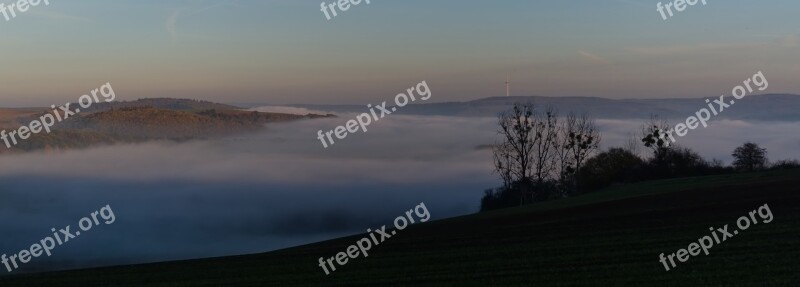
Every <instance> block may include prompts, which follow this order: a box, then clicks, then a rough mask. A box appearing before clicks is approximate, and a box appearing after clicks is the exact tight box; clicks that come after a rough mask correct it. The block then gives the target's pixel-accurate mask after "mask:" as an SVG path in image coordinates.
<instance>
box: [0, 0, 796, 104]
mask: <svg viewBox="0 0 800 287" xmlns="http://www.w3.org/2000/svg"><path fill="white" fill-rule="evenodd" d="M13 2H14V1H10V0H2V1H0V3H5V4H10V3H13ZM321 2H322V1H310V0H309V1H306V0H135V1H134V0H114V1H108V0H80V1H52V2H51V3H50V5H49V6H44V5H39V6H37V7H31V8H30V9H29V11H27V12H24V13H18V15H17V17H16V18H13V19H10V21H4V19H2V18H0V55H3V56H2V57H0V59H2V60H0V87H2V88H0V101H2V104H0V106H4V107H21V106H49V105H51V104H59V103H60V104H63V103H64V102H70V101H71V102H75V101H76V99H77V98H78V97H79V96H80V95H82V94H85V93H87V92H88V91H90V90H92V89H93V88H95V87H98V86H100V85H102V84H104V83H106V82H111V83H112V84H113V86H114V89H115V92H116V93H117V94H118V99H117V100H134V99H138V98H145V97H177V98H194V99H202V100H210V101H215V102H223V103H263V104H292V103H306V104H310V103H319V104H345V103H346V104H364V103H370V102H374V101H375V99H384V98H388V97H391V96H393V95H395V94H397V93H399V92H402V91H403V90H404V89H405V88H407V87H408V86H410V85H412V84H414V83H418V82H420V81H422V80H426V81H428V83H429V84H430V85H431V88H432V89H434V90H436V91H437V97H436V98H435V99H432V100H433V101H439V102H443V101H464V100H473V99H478V98H482V97H489V96H499V95H504V94H505V84H504V82H505V80H506V79H505V78H506V75H507V73H510V74H511V81H512V94H514V95H540V96H555V97H565V96H599V97H607V98H672V97H706V96H713V95H719V94H722V93H725V92H727V91H730V89H731V88H732V87H733V86H735V85H737V84H739V83H741V80H742V79H744V78H746V77H749V76H750V75H752V74H754V73H756V72H757V71H759V70H760V71H763V72H764V73H765V75H766V76H767V78H769V80H770V84H771V85H770V89H769V90H768V91H767V92H769V93H798V94H800V81H796V75H797V74H800V65H798V64H799V63H798V61H799V59H800V57H798V54H799V53H800V31H798V25H797V24H798V22H797V20H796V19H797V18H796V11H800V2H798V1H792V0H773V1H747V0H726V1H720V0H709V1H708V5H706V6H703V5H701V4H698V5H695V6H690V7H688V8H687V9H686V10H685V11H682V12H677V14H675V16H674V17H672V18H669V19H668V20H663V19H662V17H661V15H660V14H659V13H658V12H657V11H656V3H657V2H658V1H635V0H603V1H599V0H586V1H528V0H519V1H516V0H506V1H471V0H470V1H466V0H437V1H422V0H404V1H387V0H372V1H371V3H370V4H366V3H363V2H362V3H361V4H359V5H356V6H353V7H351V8H350V9H349V10H348V11H346V12H340V13H339V15H338V16H337V17H335V18H333V19H331V20H327V19H326V17H325V15H324V14H323V13H322V11H320V4H321ZM327 2H328V3H331V2H333V0H330V1H327ZM664 3H666V1H664Z"/></svg>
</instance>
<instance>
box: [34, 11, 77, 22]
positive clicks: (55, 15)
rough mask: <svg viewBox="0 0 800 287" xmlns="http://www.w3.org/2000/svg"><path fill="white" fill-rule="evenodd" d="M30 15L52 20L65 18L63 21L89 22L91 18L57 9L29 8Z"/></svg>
mask: <svg viewBox="0 0 800 287" xmlns="http://www.w3.org/2000/svg"><path fill="white" fill-rule="evenodd" d="M30 15H33V16H36V17H40V18H47V19H52V20H65V21H74V22H91V21H92V20H91V19H89V18H85V17H81V16H74V15H69V14H66V13H62V12H57V11H48V10H42V9H39V10H35V9H32V10H30Z"/></svg>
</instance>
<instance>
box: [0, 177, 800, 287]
mask: <svg viewBox="0 0 800 287" xmlns="http://www.w3.org/2000/svg"><path fill="white" fill-rule="evenodd" d="M798 175H800V171H797V170H795V171H780V172H767V173H753V174H737V175H725V176H712V177H702V178H685V179H674V180H663V181H655V182H647V183H641V184H635V185H629V186H624V187H618V188H612V189H609V190H606V191H603V192H599V193H595V194H590V195H586V196H580V197H575V198H571V199H567V200H561V201H555V202H550V203H545V204H540V205H537V206H530V207H523V208H512V209H508V210H501V211H497V212H489V213H482V214H477V215H470V216H463V217H458V218H453V219H447V220H440V221H435V222H430V223H426V224H422V225H418V226H412V228H410V229H406V230H403V231H401V232H399V233H398V234H397V235H395V236H393V237H392V238H390V239H387V241H386V242H384V243H381V245H379V246H376V247H374V248H373V249H372V250H371V252H370V255H369V257H368V258H362V257H359V258H356V259H351V260H350V262H348V263H347V265H345V266H342V267H339V268H338V270H337V271H336V272H334V273H332V274H331V275H328V276H325V274H324V272H323V271H322V269H321V268H320V267H318V266H317V258H319V257H321V256H325V257H330V256H333V255H335V254H336V253H338V252H340V251H344V250H345V249H346V247H347V246H348V245H351V244H353V243H354V242H355V241H356V240H357V239H358V238H361V237H362V236H363V235H359V236H354V237H349V238H342V239H337V240H331V241H326V242H321V243H317V244H311V245H307V246H301V247H296V248H291V249H286V250H281V251H276V252H270V253H264V254H256V255H248V256H235V257H225V258H213V259H203V260H192V261H181V262H168V263H158V264H148V265H138V266H121V267H112V268H102V269H92V270H81V271H67V272H56V273H48V274H39V275H30V276H15V277H11V278H2V279H0V285H1V286H797V283H798V282H800V273H798V272H797V269H798V267H800V266H799V264H800V261H798V258H800V240H798V238H799V237H800V176H798ZM764 204H768V205H769V207H770V209H771V211H772V214H773V216H774V218H773V221H772V222H771V223H769V224H764V223H762V224H758V225H753V226H751V227H750V228H749V229H748V230H746V231H743V232H741V233H739V234H738V235H736V236H735V237H733V238H729V239H728V240H727V241H725V242H722V243H720V244H719V245H715V246H714V247H713V248H712V249H711V253H710V255H708V256H705V255H700V256H695V257H691V258H690V259H689V261H687V262H685V263H679V265H678V267H677V268H675V269H673V270H671V271H669V272H667V271H665V270H664V267H663V266H662V264H661V263H660V262H659V261H658V255H659V254H660V253H662V252H664V253H667V254H670V253H673V252H676V251H677V250H678V249H681V248H687V246H688V245H689V244H690V243H692V242H696V241H697V240H698V239H699V238H700V237H702V236H706V235H709V234H710V232H709V227H715V228H720V227H722V226H724V225H725V224H729V225H731V226H733V227H734V228H735V222H736V219H737V218H739V217H740V216H743V215H746V214H747V213H748V212H749V211H751V210H754V209H756V208H757V207H759V206H762V205H764ZM428 209H429V210H430V212H431V214H433V215H434V216H435V213H436V206H428ZM401 213H402V211H400V210H398V214H401ZM390 220H391V219H387V224H389V223H390Z"/></svg>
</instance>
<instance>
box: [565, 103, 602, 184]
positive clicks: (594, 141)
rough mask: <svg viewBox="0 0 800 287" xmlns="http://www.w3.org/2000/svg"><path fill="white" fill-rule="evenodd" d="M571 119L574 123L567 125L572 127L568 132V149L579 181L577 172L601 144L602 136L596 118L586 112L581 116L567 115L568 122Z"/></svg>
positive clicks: (576, 178)
mask: <svg viewBox="0 0 800 287" xmlns="http://www.w3.org/2000/svg"><path fill="white" fill-rule="evenodd" d="M569 121H573V124H567V127H570V126H571V127H572V128H571V130H569V132H568V134H567V137H568V141H567V149H569V153H570V155H571V156H572V161H573V163H574V164H575V174H576V177H575V180H576V181H577V180H578V179H579V178H578V177H577V174H578V172H579V171H580V169H581V166H582V165H583V162H584V161H586V159H587V158H588V157H589V156H590V155H592V153H594V152H595V151H596V150H597V148H598V147H599V146H600V140H601V138H600V132H599V131H598V130H597V126H596V125H595V123H594V120H592V119H589V117H588V116H586V114H583V115H581V116H580V117H576V116H575V115H570V116H569V117H567V122H569Z"/></svg>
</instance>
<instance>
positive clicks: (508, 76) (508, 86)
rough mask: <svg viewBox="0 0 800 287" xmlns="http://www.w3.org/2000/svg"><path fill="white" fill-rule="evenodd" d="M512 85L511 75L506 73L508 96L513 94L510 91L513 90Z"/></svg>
mask: <svg viewBox="0 0 800 287" xmlns="http://www.w3.org/2000/svg"><path fill="white" fill-rule="evenodd" d="M510 85H511V76H510V75H509V74H508V73H506V97H509V96H511V93H510V92H509V91H510V90H511V89H510Z"/></svg>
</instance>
